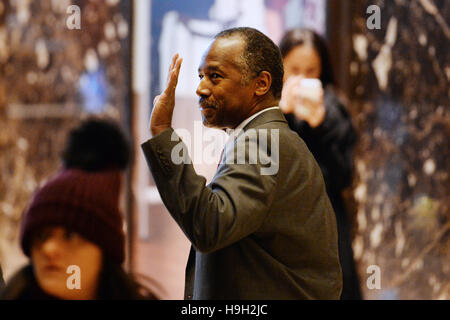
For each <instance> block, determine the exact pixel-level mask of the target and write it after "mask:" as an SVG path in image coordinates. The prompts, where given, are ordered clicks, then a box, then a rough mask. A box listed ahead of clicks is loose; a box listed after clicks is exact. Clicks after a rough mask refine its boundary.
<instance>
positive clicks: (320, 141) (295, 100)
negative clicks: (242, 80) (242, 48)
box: [280, 28, 362, 299]
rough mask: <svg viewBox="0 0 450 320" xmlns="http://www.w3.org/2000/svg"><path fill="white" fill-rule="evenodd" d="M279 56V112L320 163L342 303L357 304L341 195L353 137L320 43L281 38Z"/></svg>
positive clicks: (305, 33) (348, 176) (300, 32)
mask: <svg viewBox="0 0 450 320" xmlns="http://www.w3.org/2000/svg"><path fill="white" fill-rule="evenodd" d="M280 50H281V54H282V57H283V64H284V72H285V79H284V80H285V85H284V87H283V94H282V100H281V101H280V107H281V109H282V110H283V112H284V113H285V116H286V119H287V120H288V123H289V126H290V127H291V129H292V130H294V131H295V132H297V133H298V135H299V136H300V137H301V138H302V139H303V140H304V141H305V143H306V144H307V145H308V148H309V149H310V151H311V152H312V154H313V155H314V157H315V158H316V160H317V162H318V163H319V165H320V168H321V169H322V173H323V176H324V180H325V183H326V186H327V191H328V195H329V197H330V200H331V203H332V204H333V208H334V211H335V213H336V219H337V224H338V234H339V256H340V262H341V266H342V272H343V280H344V283H343V284H344V285H343V290H342V296H341V299H361V298H362V296H361V291H360V284H359V280H358V275H357V272H356V268H355V262H354V259H353V250H352V237H351V224H350V221H349V218H348V216H347V212H346V208H345V204H344V201H343V199H342V195H341V193H342V190H343V189H344V188H346V187H348V186H349V185H350V184H351V182H352V169H353V159H352V155H353V152H352V151H353V147H354V145H355V142H356V133H355V130H354V128H353V126H352V122H351V119H350V117H349V114H348V113H347V111H346V107H345V106H344V105H343V103H342V101H341V100H340V99H339V98H338V96H337V95H336V92H335V89H334V87H333V85H334V79H333V72H332V68H331V65H330V62H329V57H328V52H327V47H326V44H325V41H324V40H323V39H322V38H321V37H320V36H319V35H318V34H316V33H315V32H314V31H311V30H308V29H300V28H298V29H293V30H290V31H288V32H287V33H286V34H285V35H284V37H283V38H282V40H281V42H280ZM312 79H316V80H312ZM322 88H323V89H322Z"/></svg>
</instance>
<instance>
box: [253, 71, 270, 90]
mask: <svg viewBox="0 0 450 320" xmlns="http://www.w3.org/2000/svg"><path fill="white" fill-rule="evenodd" d="M271 85H272V75H271V74H270V72H267V71H261V73H260V74H259V76H257V77H256V79H255V94H256V95H257V96H263V95H265V94H266V93H267V92H269V91H270V86H271Z"/></svg>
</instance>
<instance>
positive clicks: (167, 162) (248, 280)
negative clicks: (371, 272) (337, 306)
mask: <svg viewBox="0 0 450 320" xmlns="http://www.w3.org/2000/svg"><path fill="white" fill-rule="evenodd" d="M181 62H182V59H181V58H179V57H178V55H175V56H174V58H173V61H172V65H171V66H170V70H169V76H168V81H167V87H166V89H165V90H164V92H163V93H162V94H161V95H160V96H158V97H156V98H155V101H154V107H153V111H152V117H151V124H150V131H151V133H152V136H153V137H152V138H151V139H150V140H148V141H147V142H145V143H144V144H142V149H143V151H144V154H145V157H146V159H147V163H148V165H149V168H150V170H151V172H152V174H153V178H154V180H155V183H156V185H157V187H158V190H159V192H160V194H161V198H162V200H163V202H164V204H165V206H166V207H167V209H168V211H169V212H170V214H171V215H172V217H173V218H174V219H175V221H176V222H177V223H178V225H179V226H180V228H181V229H182V230H183V231H184V233H185V234H186V236H187V237H188V239H189V240H190V241H191V243H192V249H191V253H190V255H189V260H188V264H187V268H186V288H185V291H186V295H185V298H186V299H192V298H193V299H339V296H340V293H341V288H342V276H341V268H340V265H339V259H338V249H337V230H336V221H335V216H334V213H333V209H332V207H331V205H330V201H329V199H328V197H327V194H326V190H325V184H324V181H323V177H322V175H321V172H320V168H319V166H318V165H317V163H316V161H315V160H314V158H313V156H312V155H311V153H310V152H309V150H308V148H307V147H306V145H305V143H304V142H303V141H302V140H301V138H299V136H298V135H297V134H296V133H294V132H293V131H291V130H290V129H289V127H288V124H287V122H286V119H285V117H284V116H283V114H282V112H281V111H280V110H279V108H278V107H277V105H278V102H279V99H280V96H281V89H282V79H283V65H282V62H281V55H280V52H279V50H278V48H277V47H276V45H275V44H274V43H273V42H272V41H271V40H270V39H269V38H268V37H266V36H265V35H264V34H262V33H261V32H259V31H257V30H255V29H252V28H235V29H229V30H225V31H223V32H221V33H219V34H218V35H217V36H216V37H215V41H214V42H213V43H212V44H211V45H210V47H209V48H208V50H207V51H206V53H205V55H204V56H203V58H202V61H201V63H200V67H199V77H200V84H199V86H198V88H197V94H198V95H199V97H200V101H199V104H200V110H201V113H202V118H203V123H204V125H205V126H208V127H215V128H220V129H228V130H229V132H230V139H229V140H228V142H227V144H226V145H225V148H224V152H223V156H222V159H221V162H220V164H219V167H218V170H217V172H216V174H215V176H214V178H213V180H212V182H211V183H210V184H209V185H206V180H205V178H204V177H202V176H199V175H197V174H196V172H195V170H194V168H193V166H192V164H191V161H190V159H189V156H188V155H187V152H186V149H185V148H184V147H183V146H184V145H183V142H182V141H180V139H179V137H178V136H177V134H176V133H175V132H174V130H173V129H172V128H171V121H172V113H173V109H174V106H175V88H176V84H177V79H178V74H179V71H180V67H181ZM180 144H181V146H182V147H183V148H181V149H179V146H180ZM175 149H176V150H181V151H180V152H173V150H175ZM174 157H175V158H177V157H178V158H177V159H175V158H174ZM179 157H181V158H182V160H183V161H179V160H180V159H179ZM247 159H248V161H247Z"/></svg>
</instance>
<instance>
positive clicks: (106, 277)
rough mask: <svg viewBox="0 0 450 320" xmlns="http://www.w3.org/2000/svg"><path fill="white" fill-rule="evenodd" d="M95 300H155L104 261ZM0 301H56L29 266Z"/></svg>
mask: <svg viewBox="0 0 450 320" xmlns="http://www.w3.org/2000/svg"><path fill="white" fill-rule="evenodd" d="M104 261H105V262H104V266H103V268H102V272H101V279H100V284H99V289H98V295H97V300H140V299H156V298H155V297H154V295H153V294H152V293H151V292H150V291H148V289H147V288H145V287H143V286H141V285H139V283H138V282H136V281H135V280H134V279H133V278H131V277H130V276H129V275H128V274H126V273H125V272H124V271H123V269H122V268H120V267H119V266H118V265H117V264H116V263H114V262H112V261H110V260H109V259H108V258H107V257H105V260H104ZM0 300H58V298H56V297H54V296H51V295H49V294H47V293H45V292H44V291H43V290H42V289H41V288H40V287H39V285H38V283H37V281H36V277H35V276H34V273H33V266H32V265H31V264H29V265H27V266H25V267H23V268H21V269H20V270H19V271H17V272H16V273H15V275H14V276H13V277H12V278H11V279H10V281H8V283H7V285H6V287H5V288H4V289H3V290H0Z"/></svg>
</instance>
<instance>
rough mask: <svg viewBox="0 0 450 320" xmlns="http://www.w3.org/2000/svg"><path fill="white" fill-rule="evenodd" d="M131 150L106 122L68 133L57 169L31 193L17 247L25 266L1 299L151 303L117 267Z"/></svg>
mask: <svg viewBox="0 0 450 320" xmlns="http://www.w3.org/2000/svg"><path fill="white" fill-rule="evenodd" d="M130 151H131V148H130V145H129V142H128V139H127V138H126V137H125V135H124V133H123V132H122V130H121V129H120V128H119V127H118V126H117V125H116V124H115V123H114V122H111V121H106V120H98V119H90V120H87V121H85V122H84V123H82V124H81V126H79V127H78V128H76V129H75V130H73V131H72V132H71V133H70V136H69V141H68V144H67V146H66V149H65V151H64V154H63V168H62V170H61V171H59V172H58V173H57V174H56V175H55V176H53V177H52V178H50V179H49V181H47V182H46V183H45V184H44V185H43V187H41V188H40V189H39V190H38V191H37V192H36V193H35V194H34V196H33V199H32V200H31V203H30V204H29V206H28V208H27V209H26V210H25V212H24V215H23V217H22V225H21V234H20V239H21V246H22V250H23V252H24V253H25V254H26V255H27V256H29V257H30V264H29V265H27V266H25V267H24V268H22V269H21V270H20V271H18V272H17V273H16V274H15V275H14V276H13V277H12V279H11V280H10V281H8V283H7V285H6V287H5V289H4V290H3V291H2V292H1V293H0V299H83V300H90V299H141V298H154V297H153V295H152V294H151V293H150V292H149V291H148V290H146V289H145V288H144V287H143V286H141V285H139V284H138V283H137V282H136V281H135V280H134V279H133V278H132V277H131V276H130V275H128V274H127V273H126V272H125V271H124V270H123V268H122V266H121V265H122V263H123V261H124V259H125V235H124V232H123V222H122V216H121V213H120V211H119V197H120V192H121V186H122V181H123V179H124V170H125V169H126V167H127V165H128V163H129V160H130V158H131V157H130ZM77 273H78V274H77ZM77 277H78V279H77ZM77 280H78V283H77Z"/></svg>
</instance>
